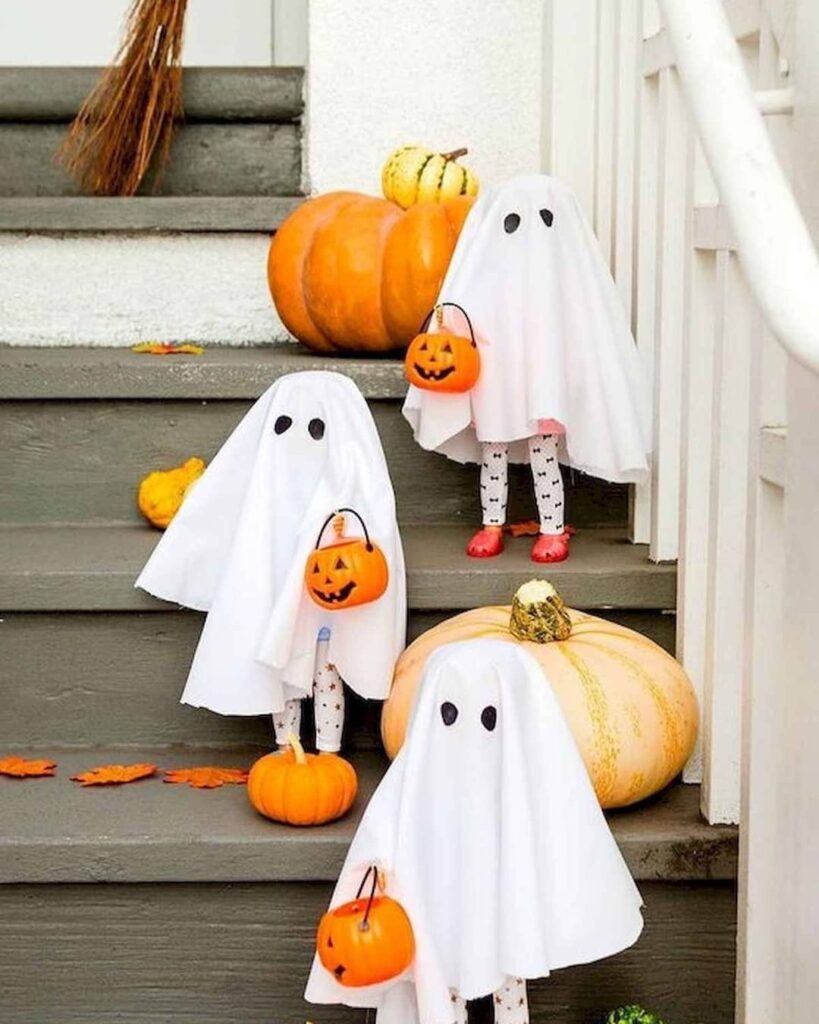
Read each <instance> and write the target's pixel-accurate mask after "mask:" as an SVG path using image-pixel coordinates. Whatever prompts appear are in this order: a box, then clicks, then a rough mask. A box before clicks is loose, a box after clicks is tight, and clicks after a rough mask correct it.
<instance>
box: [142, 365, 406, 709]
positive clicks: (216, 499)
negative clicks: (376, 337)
mask: <svg viewBox="0 0 819 1024" xmlns="http://www.w3.org/2000/svg"><path fill="white" fill-rule="evenodd" d="M343 506H348V507H352V508H354V509H356V511H357V512H359V513H360V514H361V515H362V516H363V517H364V520H365V521H366V523H367V526H368V527H369V530H370V533H371V535H372V537H373V539H374V540H375V541H376V542H377V543H378V544H379V545H380V547H381V548H382V550H383V551H384V554H385V556H386V558H387V563H388V566H389V574H390V581H389V586H388V588H387V591H386V593H385V594H384V595H383V596H382V597H381V598H380V599H379V600H378V601H375V602H373V603H371V604H367V605H361V606H359V607H356V608H352V609H348V610H344V611H338V612H326V611H323V610H322V609H321V608H319V607H318V605H316V604H315V603H314V602H313V601H311V600H310V598H309V597H308V595H307V594H306V593H305V590H304V585H303V572H304V566H305V561H306V559H307V556H308V553H309V552H310V550H311V549H312V547H313V546H314V544H315V543H316V539H317V537H318V534H319V530H320V528H321V526H322V523H323V522H324V520H325V518H326V517H327V516H328V515H329V514H330V513H332V512H333V510H334V509H337V508H339V507H343ZM346 518H347V523H346V531H345V532H346V534H347V535H350V536H360V529H359V527H358V525H357V522H356V520H355V518H354V517H352V516H347V517H346ZM137 586H139V587H142V588H143V589H144V590H147V591H149V592H150V593H152V594H154V595H156V596H157V597H161V598H164V599H165V600H166V601H174V602H176V603H178V604H182V605H186V606H187V607H189V608H197V609H199V610H201V611H206V612H207V613H208V615H207V618H206V620H205V625H204V628H203V630H202V636H201V638H200V640H199V645H198V647H197V649H196V654H195V656H194V660H193V664H192V666H191V669H190V673H189V675H188V680H187V684H186V687H185V692H184V694H183V698H182V699H183V701H184V702H185V703H188V704H192V705H194V706H196V707H207V708H210V709H211V710H213V711H218V712H220V713H222V714H235V715H258V714H268V713H274V712H280V711H282V710H283V708H284V705H285V701H287V700H288V699H292V698H299V697H304V696H307V695H309V694H310V692H311V691H312V688H313V678H314V667H315V659H316V638H317V636H318V634H319V630H320V629H321V628H322V627H324V626H331V627H332V632H331V636H330V639H329V642H328V644H327V659H328V661H330V662H332V664H334V665H335V666H336V667H337V668H338V671H339V672H340V673H341V675H342V677H343V678H344V681H345V682H346V683H347V684H348V685H349V686H350V687H351V688H352V689H354V690H356V692H358V693H359V694H361V696H363V697H371V698H383V697H385V696H386V695H387V693H388V692H389V687H390V683H391V680H392V670H393V665H394V662H395V659H396V657H397V656H398V654H399V653H400V652H401V650H402V649H403V646H404V637H405V628H406V596H405V574H404V558H403V553H402V550H401V540H400V537H399V534H398V526H397V523H396V518H395V498H394V495H393V490H392V484H391V482H390V477H389V472H388V469H387V464H386V460H385V458H384V453H383V451H382V449H381V444H380V441H379V439H378V433H377V431H376V428H375V424H374V423H373V419H372V416H371V414H370V411H369V409H368V407H367V403H366V402H365V400H364V398H363V397H362V395H361V393H360V392H359V390H358V389H357V388H356V386H355V384H353V382H352V381H351V380H350V379H349V378H347V377H345V376H343V375H341V374H337V373H327V372H322V371H308V372H303V373H294V374H288V375H287V376H284V377H282V378H280V379H279V380H278V381H276V383H275V384H273V385H272V386H271V387H270V388H268V390H267V391H266V392H265V393H264V394H263V395H262V397H261V398H260V399H259V400H258V401H257V402H256V404H255V405H254V406H253V407H252V408H251V410H250V411H249V412H248V413H247V415H246V416H245V417H244V419H243V420H242V421H241V423H240V424H239V425H238V426H237V427H236V429H235V430H234V432H233V433H232V434H231V436H230V437H229V438H228V440H227V441H226V442H225V444H224V445H223V447H222V448H221V450H220V451H219V453H218V454H217V455H216V457H215V458H214V459H213V461H212V463H211V464H210V466H209V467H208V469H207V470H206V472H205V474H204V476H203V477H202V478H201V479H200V480H199V481H198V483H197V484H196V486H195V488H194V489H193V490H192V491H191V492H190V494H189V495H188V497H187V498H186V500H185V502H184V504H183V505H182V508H181V509H180V511H179V513H178V514H177V516H176V517H175V519H174V520H173V522H172V523H171V525H170V527H169V529H168V530H167V532H166V533H165V535H164V536H163V538H162V540H161V541H160V542H159V545H158V546H157V548H156V550H155V551H154V553H153V555H152V556H151V558H150V560H149V561H148V563H147V565H146V566H145V568H144V569H143V571H142V573H141V575H140V577H139V579H138V580H137Z"/></svg>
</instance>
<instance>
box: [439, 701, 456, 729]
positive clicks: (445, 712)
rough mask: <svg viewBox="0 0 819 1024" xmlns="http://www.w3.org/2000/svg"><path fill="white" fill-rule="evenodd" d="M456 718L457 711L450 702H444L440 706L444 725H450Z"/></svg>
mask: <svg viewBox="0 0 819 1024" xmlns="http://www.w3.org/2000/svg"><path fill="white" fill-rule="evenodd" d="M457 717H458V709H457V708H456V707H455V705H454V704H453V703H452V702H451V701H448V700H445V701H444V703H443V704H442V705H441V718H443V720H444V725H452V723H453V722H454V721H455V719H456V718H457Z"/></svg>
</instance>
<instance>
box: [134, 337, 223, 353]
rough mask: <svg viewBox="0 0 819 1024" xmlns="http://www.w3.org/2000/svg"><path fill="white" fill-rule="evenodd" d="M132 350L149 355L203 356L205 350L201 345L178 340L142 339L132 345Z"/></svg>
mask: <svg viewBox="0 0 819 1024" xmlns="http://www.w3.org/2000/svg"><path fill="white" fill-rule="evenodd" d="M131 351H132V352H140V353H141V354H143V355H149V356H201V355H202V353H203V352H204V351H205V350H204V348H202V346H201V345H191V344H190V342H177V341H141V342H139V344H138V345H132V346H131Z"/></svg>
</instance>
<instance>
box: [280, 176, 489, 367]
mask: <svg viewBox="0 0 819 1024" xmlns="http://www.w3.org/2000/svg"><path fill="white" fill-rule="evenodd" d="M472 202H473V199H472V198H471V197H469V196H457V197H456V198H454V199H448V200H446V201H444V202H441V203H421V204H419V205H417V206H412V207H410V209H408V210H402V209H401V208H400V207H399V206H397V205H396V204H395V203H391V202H389V201H388V200H386V199H377V198H375V197H374V196H366V195H361V194H360V193H357V192H329V193H327V194H326V195H323V196H318V197H316V198H315V199H310V200H308V201H307V202H306V203H304V204H303V205H302V206H300V207H299V208H298V209H297V210H295V211H294V212H293V213H292V214H290V216H289V217H288V218H287V219H286V220H285V222H284V223H283V224H282V226H281V227H280V228H279V230H278V231H277V232H276V234H275V235H274V236H273V240H272V241H271V243H270V250H269V253H268V259H267V280H268V284H269V285H270V294H271V295H272V297H273V302H274V303H275V305H276V309H277V310H278V313H279V316H280V317H281V318H282V322H283V323H284V325H285V327H287V329H288V330H289V331H290V332H291V334H293V335H294V336H295V337H296V338H298V339H299V341H302V342H304V344H305V345H309V347H310V348H313V349H315V350H316V351H318V352H337V351H342V350H344V351H351V352H365V351H367V352H388V351H391V350H392V349H400V348H404V347H405V346H406V345H407V344H408V343H409V341H410V339H411V338H412V337H413V335H414V334H415V333H416V332H417V331H418V325H419V324H420V323H421V321H422V320H423V318H424V316H425V314H426V312H427V310H429V309H430V308H431V307H432V306H433V305H434V303H435V299H436V298H437V296H438V291H439V290H440V287H441V282H442V281H443V279H444V274H445V273H446V270H447V267H448V266H449V260H450V257H451V256H452V251H453V249H454V248H455V243H456V242H457V240H458V235H459V234H460V231H461V228H462V226H463V223H464V220H465V219H466V215H467V213H468V212H469V208H470V206H471V205H472Z"/></svg>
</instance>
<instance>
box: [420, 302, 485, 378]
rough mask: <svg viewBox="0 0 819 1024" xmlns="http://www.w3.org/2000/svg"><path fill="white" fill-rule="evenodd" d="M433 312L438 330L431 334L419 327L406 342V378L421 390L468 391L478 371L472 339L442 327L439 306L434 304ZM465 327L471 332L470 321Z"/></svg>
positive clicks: (475, 348)
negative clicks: (419, 331)
mask: <svg viewBox="0 0 819 1024" xmlns="http://www.w3.org/2000/svg"><path fill="white" fill-rule="evenodd" d="M442 305H452V303H443V304H442ZM458 308H459V309H460V307H458ZM433 312H434V314H435V317H436V321H437V326H438V330H437V332H436V333H434V334H430V333H427V332H426V331H423V330H422V331H421V333H420V334H417V335H416V336H415V337H414V338H413V339H412V341H411V342H410V345H409V348H408V349H407V354H406V357H405V359H404V370H405V373H406V376H407V380H408V381H409V382H410V384H414V385H415V387H417V388H422V389H423V390H424V391H438V392H441V393H443V394H447V393H448V394H452V393H459V392H463V391H469V390H470V389H471V388H473V387H474V386H475V382H476V381H477V379H478V376H479V374H480V370H481V360H480V356H479V354H478V348H477V345H476V344H475V339H474V337H470V338H465V337H463V336H462V335H459V334H453V333H452V332H450V331H445V330H443V329H442V325H443V320H442V306H437V307H436V309H435V310H434V311H433ZM467 323H469V320H468V318H467ZM469 330H470V334H471V332H472V325H471V324H469Z"/></svg>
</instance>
